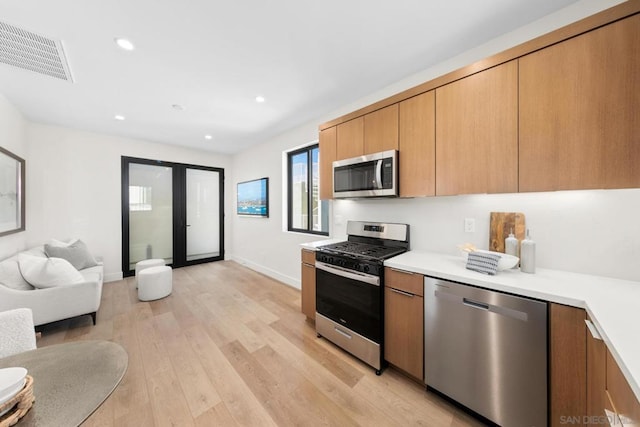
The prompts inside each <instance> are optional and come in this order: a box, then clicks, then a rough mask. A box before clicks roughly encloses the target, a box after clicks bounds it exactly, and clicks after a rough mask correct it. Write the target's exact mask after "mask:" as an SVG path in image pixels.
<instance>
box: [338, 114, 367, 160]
mask: <svg viewBox="0 0 640 427" xmlns="http://www.w3.org/2000/svg"><path fill="white" fill-rule="evenodd" d="M363 154H364V117H363V116H361V117H357V118H355V119H353V120H349V121H348V122H344V123H340V124H339V125H338V126H337V144H336V160H343V159H348V158H350V157H356V156H362V155H363Z"/></svg>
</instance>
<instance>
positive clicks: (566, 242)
mask: <svg viewBox="0 0 640 427" xmlns="http://www.w3.org/2000/svg"><path fill="white" fill-rule="evenodd" d="M618 3H621V1H619V0H609V1H600V0H586V1H581V2H578V3H575V4H574V5H572V6H569V7H567V8H565V9H563V10H561V11H559V12H557V13H554V14H552V15H549V16H547V17H545V18H543V19H541V20H539V21H537V22H534V23H532V24H530V25H527V26H525V27H523V28H520V29H518V30H516V31H513V32H511V33H509V34H505V35H503V36H501V37H498V38H496V39H494V40H493V41H491V42H489V43H486V44H484V45H482V46H479V47H477V48H475V49H472V50H470V51H468V52H465V53H464V54H461V55H458V56H456V57H454V58H451V59H450V60H448V61H445V62H443V63H441V64H438V65H436V66H434V67H432V68H429V69H427V70H424V71H423V72H421V73H418V74H415V75H413V76H410V77H408V78H406V79H404V80H402V81H400V82H397V83H395V84H393V85H391V86H389V87H386V88H384V89H381V90H380V91H378V92H375V93H373V94H371V95H370V96H367V97H366V98H363V99H360V100H357V101H355V102H353V103H352V104H349V105H345V106H343V107H341V108H340V109H338V110H336V111H333V112H332V113H330V114H327V115H326V116H323V117H319V118H317V119H316V120H313V121H311V122H309V123H306V124H305V125H302V126H299V127H298V128H296V129H293V130H291V131H289V132H286V133H283V134H282V135H280V136H278V137H276V138H273V139H271V140H269V141H265V142H264V143H262V144H260V145H259V146H257V147H253V148H251V149H249V150H247V151H245V152H243V153H240V154H238V155H236V156H234V158H233V166H232V169H233V171H234V174H233V176H232V191H233V192H234V197H235V183H237V182H238V181H243V180H247V179H253V178H259V177H262V176H268V177H269V178H270V180H271V182H270V208H271V217H270V218H269V219H267V220H265V219H257V218H252V219H247V218H238V217H237V216H236V215H235V214H232V218H231V227H232V229H233V230H234V233H233V236H232V239H231V246H230V247H231V251H232V256H233V258H234V259H237V260H238V261H240V262H243V263H245V264H247V265H248V266H250V267H252V268H255V269H256V270H258V271H262V272H264V273H266V274H269V275H272V276H274V277H276V278H278V279H280V280H282V281H284V282H285V283H288V284H290V285H292V286H296V287H299V286H300V262H299V257H300V247H299V244H300V243H302V242H310V241H314V240H320V239H319V238H318V236H314V235H302V234H295V233H288V232H284V231H282V222H283V217H282V215H284V214H285V212H283V211H282V205H283V198H284V197H286V194H285V192H283V183H282V173H283V167H282V152H283V151H284V150H290V149H292V148H294V147H296V146H299V145H301V144H304V143H307V142H310V141H313V140H316V139H317V135H318V125H319V124H321V123H323V122H326V121H328V120H331V119H334V118H336V117H338V116H340V115H343V114H346V113H349V112H351V111H353V110H355V109H358V108H362V107H364V106H366V105H369V104H371V103H373V102H376V101H378V100H380V99H383V98H386V97H388V96H391V95H393V94H395V93H398V92H400V91H402V90H405V89H408V88H410V87H413V86H416V85H417V84H420V83H423V82H425V81H428V80H430V79H433V78H435V77H437V76H440V75H442V74H445V73H447V72H449V71H453V70H456V69H458V68H460V67H463V66H465V65H468V64H470V63H473V62H475V61H477V60H480V59H483V58H485V57H487V56H490V55H492V54H495V53H498V52H500V51H503V50H505V49H508V48H510V47H513V46H516V45H518V44H520V43H522V42H525V41H527V40H530V39H532V38H534V37H537V36H539V35H543V34H545V33H548V32H549V31H552V30H554V29H556V28H559V27H562V26H564V25H567V24H569V23H572V22H575V21H577V20H579V19H582V18H584V17H587V16H590V15H592V14H594V13H596V12H598V11H600V10H603V9H606V8H609V7H611V6H613V5H615V4H618ZM234 203H235V201H234ZM331 204H332V207H331V211H332V220H331V237H334V236H335V237H342V236H344V233H345V227H346V220H349V219H354V220H358V219H362V220H373V221H390V222H404V223H408V224H410V225H411V243H412V247H413V249H421V250H431V251H438V252H443V253H455V246H456V245H457V244H459V243H463V242H466V241H470V242H472V243H475V244H476V245H478V246H480V247H485V248H486V247H487V246H488V226H489V212H491V211H518V212H523V213H524V214H525V215H526V219H527V225H528V226H529V227H530V228H531V230H532V233H533V236H532V237H534V238H535V240H536V242H537V246H538V267H541V268H544V267H546V268H554V269H560V270H568V271H577V272H584V273H589V274H597V275H603V276H610V277H617V278H622V279H631V280H640V270H639V269H638V268H637V266H638V265H639V262H638V255H640V247H639V245H640V243H638V242H639V241H640V228H639V225H638V224H637V223H636V222H635V217H636V216H637V215H638V213H639V212H640V209H639V208H640V190H615V191H582V192H557V193H538V194H510V195H474V196H456V197H438V198H420V199H402V200H401V199H396V200H386V199H385V200H366V201H336V202H332V203H331ZM466 217H471V218H475V219H476V232H475V233H473V234H467V233H463V228H462V224H463V220H464V218H466Z"/></svg>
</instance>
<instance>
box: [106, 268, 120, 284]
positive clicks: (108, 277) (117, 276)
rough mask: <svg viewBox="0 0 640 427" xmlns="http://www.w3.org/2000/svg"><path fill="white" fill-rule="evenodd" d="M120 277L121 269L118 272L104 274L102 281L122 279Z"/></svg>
mask: <svg viewBox="0 0 640 427" xmlns="http://www.w3.org/2000/svg"><path fill="white" fill-rule="evenodd" d="M122 278H123V276H122V271H120V272H118V273H108V274H105V275H104V279H103V282H104V283H108V282H117V281H118V280H122Z"/></svg>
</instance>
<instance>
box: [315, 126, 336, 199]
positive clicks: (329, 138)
mask: <svg viewBox="0 0 640 427" xmlns="http://www.w3.org/2000/svg"><path fill="white" fill-rule="evenodd" d="M336 137H337V132H336V127H335V126H334V127H331V128H329V129H325V130H322V131H320V138H319V142H318V145H319V147H320V199H322V200H326V199H333V161H334V160H336V139H337V138H336Z"/></svg>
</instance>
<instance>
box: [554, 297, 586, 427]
mask: <svg viewBox="0 0 640 427" xmlns="http://www.w3.org/2000/svg"><path fill="white" fill-rule="evenodd" d="M586 316H587V314H586V312H585V311H584V310H583V309H581V308H575V307H569V306H566V305H560V304H553V303H550V304H549V414H550V416H549V420H550V423H551V424H550V425H551V426H561V425H565V424H566V423H563V422H562V420H563V419H566V418H563V417H579V418H578V419H580V420H582V419H583V416H584V415H585V414H586V413H587V343H586V338H587V335H586V331H585V323H584V321H585V319H586V318H587V317H586Z"/></svg>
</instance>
